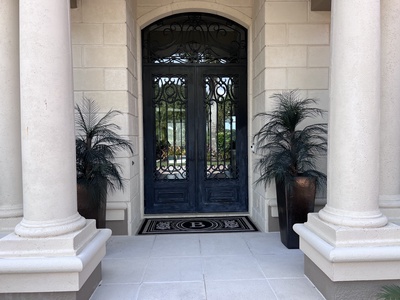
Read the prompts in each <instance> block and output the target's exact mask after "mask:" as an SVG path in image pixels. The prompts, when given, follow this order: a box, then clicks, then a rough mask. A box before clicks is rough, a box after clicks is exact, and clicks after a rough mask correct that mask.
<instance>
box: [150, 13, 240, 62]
mask: <svg viewBox="0 0 400 300" xmlns="http://www.w3.org/2000/svg"><path fill="white" fill-rule="evenodd" d="M142 41H143V62H144V63H159V64H171V63H173V64H187V63H193V64H209V63H214V64H239V63H246V59H247V40H246V30H245V28H244V27H242V26H240V25H238V24H236V23H233V22H232V21H230V20H228V19H225V18H222V17H219V16H213V15H210V14H202V13H189V14H179V15H174V16H171V17H167V18H164V19H162V20H160V21H158V22H155V23H153V24H151V25H149V26H148V27H146V28H145V29H143V31H142Z"/></svg>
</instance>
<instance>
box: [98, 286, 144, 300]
mask: <svg viewBox="0 0 400 300" xmlns="http://www.w3.org/2000/svg"><path fill="white" fill-rule="evenodd" d="M138 292H139V284H111V285H104V284H103V285H100V286H99V287H98V288H97V289H96V291H95V292H94V294H93V295H92V297H90V300H136V298H137V294H138Z"/></svg>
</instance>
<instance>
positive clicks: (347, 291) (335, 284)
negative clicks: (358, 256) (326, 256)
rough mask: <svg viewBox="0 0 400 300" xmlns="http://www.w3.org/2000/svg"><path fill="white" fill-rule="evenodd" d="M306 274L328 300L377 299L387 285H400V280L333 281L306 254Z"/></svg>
mask: <svg viewBox="0 0 400 300" xmlns="http://www.w3.org/2000/svg"><path fill="white" fill-rule="evenodd" d="M304 274H305V275H306V276H307V277H308V279H310V281H311V282H312V283H313V284H314V285H315V287H316V288H317V289H318V290H319V291H320V293H321V294H322V295H323V296H324V297H325V299H326V300H347V299H354V300H357V299H360V300H361V299H362V300H376V299H377V297H376V295H377V294H378V293H379V292H380V291H381V288H382V286H385V285H392V284H395V285H400V280H375V281H371V280H369V281H332V280H331V279H330V278H329V277H328V276H327V275H326V274H325V273H324V272H323V271H322V270H321V269H320V268H318V266H317V265H316V264H314V262H313V261H312V260H311V259H310V258H309V257H308V256H307V255H305V256H304Z"/></svg>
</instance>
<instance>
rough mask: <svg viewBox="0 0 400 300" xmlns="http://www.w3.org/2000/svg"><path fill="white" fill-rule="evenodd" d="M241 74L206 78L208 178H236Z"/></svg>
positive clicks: (206, 173)
mask: <svg viewBox="0 0 400 300" xmlns="http://www.w3.org/2000/svg"><path fill="white" fill-rule="evenodd" d="M238 81H239V78H238V76H236V75H235V76H227V75H221V76H219V75H207V76H205V77H204V88H205V94H206V99H205V103H204V104H205V111H206V164H205V175H206V178H207V179H236V178H237V177H238V168H237V164H236V111H237V102H238V99H237V95H238V93H237V89H238V86H239V82H238Z"/></svg>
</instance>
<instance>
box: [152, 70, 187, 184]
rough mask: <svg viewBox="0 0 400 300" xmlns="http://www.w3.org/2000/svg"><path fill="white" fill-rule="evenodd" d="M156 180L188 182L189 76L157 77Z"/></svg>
mask: <svg viewBox="0 0 400 300" xmlns="http://www.w3.org/2000/svg"><path fill="white" fill-rule="evenodd" d="M152 86H153V92H154V97H153V106H154V112H155V129H156V130H155V131H156V132H155V136H156V157H155V159H156V162H155V170H154V172H153V174H154V179H155V180H176V179H178V180H185V179H187V176H188V174H187V173H188V168H187V165H186V115H187V87H186V78H185V76H183V75H182V76H179V75H160V76H158V75H154V76H153V82H152Z"/></svg>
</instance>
